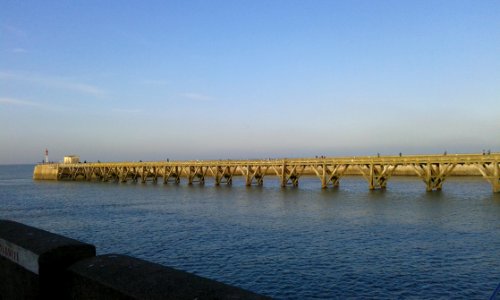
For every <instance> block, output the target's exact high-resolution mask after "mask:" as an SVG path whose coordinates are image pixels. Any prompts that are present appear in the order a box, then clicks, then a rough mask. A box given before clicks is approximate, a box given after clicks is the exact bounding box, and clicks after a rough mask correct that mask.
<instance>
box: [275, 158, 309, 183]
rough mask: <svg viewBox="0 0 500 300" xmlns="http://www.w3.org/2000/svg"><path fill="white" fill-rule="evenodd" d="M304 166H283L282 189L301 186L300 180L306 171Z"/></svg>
mask: <svg viewBox="0 0 500 300" xmlns="http://www.w3.org/2000/svg"><path fill="white" fill-rule="evenodd" d="M305 168H306V167H305V166H303V165H294V166H290V167H289V166H287V165H286V164H283V166H282V169H281V174H280V175H281V187H286V186H287V185H291V186H294V187H297V186H299V178H300V176H301V175H302V173H303V172H304V170H305Z"/></svg>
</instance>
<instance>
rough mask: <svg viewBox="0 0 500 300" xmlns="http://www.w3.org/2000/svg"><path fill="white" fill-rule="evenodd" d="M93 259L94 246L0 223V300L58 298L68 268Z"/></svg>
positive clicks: (23, 226)
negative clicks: (85, 259)
mask: <svg viewBox="0 0 500 300" xmlns="http://www.w3.org/2000/svg"><path fill="white" fill-rule="evenodd" d="M92 256H95V247H94V246H93V245H90V244H85V243H82V242H79V241H77V240H73V239H70V238H67V237H64V236H60V235H57V234H53V233H50V232H48V231H45V230H41V229H37V228H34V227H30V226H27V225H24V224H21V223H17V222H13V221H8V220H0V299H37V298H38V299H57V298H61V297H62V295H64V294H65V293H66V291H65V288H66V284H65V280H66V278H67V277H66V269H67V267H68V266H69V265H71V264H73V263H75V262H76V261H79V260H81V259H84V258H88V257H92Z"/></svg>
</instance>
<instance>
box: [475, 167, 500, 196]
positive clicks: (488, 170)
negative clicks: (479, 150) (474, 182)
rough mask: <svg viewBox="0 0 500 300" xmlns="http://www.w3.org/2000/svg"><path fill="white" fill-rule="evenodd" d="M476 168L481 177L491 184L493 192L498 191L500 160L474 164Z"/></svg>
mask: <svg viewBox="0 0 500 300" xmlns="http://www.w3.org/2000/svg"><path fill="white" fill-rule="evenodd" d="M475 166H476V168H477V169H478V170H479V172H481V174H482V175H483V177H484V178H485V179H486V180H488V182H489V183H490V184H491V188H492V190H493V192H494V193H499V192H500V162H499V161H493V162H491V163H483V164H475Z"/></svg>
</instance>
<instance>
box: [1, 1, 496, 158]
mask: <svg viewBox="0 0 500 300" xmlns="http://www.w3.org/2000/svg"><path fill="white" fill-rule="evenodd" d="M0 144H1V147H0V164H6V163H30V162H35V161H40V160H41V159H42V158H43V153H44V150H45V148H48V149H49V151H50V158H51V160H55V161H57V160H61V159H62V157H63V156H64V155H66V154H78V155H80V156H81V158H82V160H83V159H86V160H89V161H95V160H101V161H110V160H113V161H119V160H162V159H166V158H170V159H211V158H213V159H217V158H259V157H261V158H267V157H300V156H315V155H332V156H336V155H363V154H369V155H370V154H374V153H377V152H380V153H382V154H397V153H399V152H400V151H401V152H403V153H441V152H443V151H444V150H447V151H448V152H449V153H453V152H460V153H463V152H466V153H467V152H480V151H482V149H491V150H492V151H500V1H478V0H473V1H459V0H453V1H444V0H439V1H420V0H419V1H399V0H398V1H383V0H382V1H372V0H367V1H357V0H349V1H348V0H346V1H333V0H328V1H320V0H313V1H303V0H300V1H290V0H286V1H278V0H271V1H267V0H266V1H256V0H241V1H238V0H236V1H229V0H228V1H10V0H3V1H2V2H1V3H0Z"/></svg>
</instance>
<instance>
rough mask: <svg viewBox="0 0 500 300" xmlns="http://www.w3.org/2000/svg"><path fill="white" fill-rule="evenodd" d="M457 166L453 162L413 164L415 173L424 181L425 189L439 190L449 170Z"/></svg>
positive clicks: (429, 190)
mask: <svg viewBox="0 0 500 300" xmlns="http://www.w3.org/2000/svg"><path fill="white" fill-rule="evenodd" d="M456 166H457V164H455V163H425V164H424V163H422V164H415V165H413V167H414V170H415V172H416V173H417V175H418V176H419V177H420V178H422V180H423V181H424V183H425V186H426V191H428V192H431V191H433V190H436V191H440V190H441V189H442V188H443V183H444V181H445V179H446V176H448V175H449V174H450V173H451V171H453V169H454V168H455V167H456Z"/></svg>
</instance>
